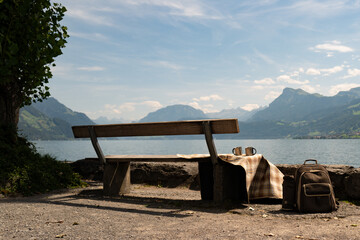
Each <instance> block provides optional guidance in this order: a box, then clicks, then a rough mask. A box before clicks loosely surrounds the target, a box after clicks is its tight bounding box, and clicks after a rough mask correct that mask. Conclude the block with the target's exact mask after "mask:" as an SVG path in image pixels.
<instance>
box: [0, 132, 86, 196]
mask: <svg viewBox="0 0 360 240" xmlns="http://www.w3.org/2000/svg"><path fill="white" fill-rule="evenodd" d="M14 131H15V130H14V129H10V128H2V129H1V134H0V166H1V168H0V190H1V192H3V193H4V194H12V193H21V194H23V195H25V196H26V195H31V194H34V193H44V192H47V191H51V190H54V189H60V188H69V187H78V186H82V185H84V183H83V182H82V181H81V179H80V176H79V175H78V174H77V173H74V172H73V171H72V169H71V166H70V165H69V164H67V163H64V162H60V161H57V160H55V159H54V158H53V157H51V156H49V155H44V156H42V155H40V154H39V153H37V151H36V149H35V147H34V146H33V145H32V144H31V143H29V142H28V141H27V140H26V139H24V138H21V137H18V141H17V143H16V144H14V143H13V142H12V141H11V140H9V138H8V136H11V135H12V134H14V133H13V132H14Z"/></svg>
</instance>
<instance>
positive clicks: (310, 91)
mask: <svg viewBox="0 0 360 240" xmlns="http://www.w3.org/2000/svg"><path fill="white" fill-rule="evenodd" d="M301 89H302V90H304V91H306V92H308V93H315V92H316V89H315V88H314V87H312V86H310V85H304V86H301Z"/></svg>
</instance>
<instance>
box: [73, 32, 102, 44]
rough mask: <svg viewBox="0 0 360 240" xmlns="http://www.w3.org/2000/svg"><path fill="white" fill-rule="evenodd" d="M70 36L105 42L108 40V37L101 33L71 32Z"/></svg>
mask: <svg viewBox="0 0 360 240" xmlns="http://www.w3.org/2000/svg"><path fill="white" fill-rule="evenodd" d="M69 35H70V37H77V38H82V39H86V40H89V41H98V42H104V41H108V40H109V39H108V37H106V36H105V35H103V34H101V33H81V32H69Z"/></svg>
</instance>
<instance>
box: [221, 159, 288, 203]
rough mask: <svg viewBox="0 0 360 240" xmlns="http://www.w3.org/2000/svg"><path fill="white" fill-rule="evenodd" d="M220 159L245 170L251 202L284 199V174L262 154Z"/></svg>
mask: <svg viewBox="0 0 360 240" xmlns="http://www.w3.org/2000/svg"><path fill="white" fill-rule="evenodd" d="M219 158H220V159H221V160H222V161H224V162H227V163H230V164H233V165H237V166H241V167H243V168H244V170H245V172H246V190H247V193H248V198H249V200H253V199H260V198H276V199H282V197H283V195H282V193H283V190H282V183H283V177H284V174H282V172H281V171H280V170H279V169H278V168H277V167H276V166H275V165H274V164H272V163H270V162H269V161H268V160H266V159H265V158H264V157H263V156H262V155H261V154H256V155H254V156H244V155H242V156H236V155H233V154H220V155H219Z"/></svg>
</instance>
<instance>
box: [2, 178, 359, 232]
mask: <svg viewBox="0 0 360 240" xmlns="http://www.w3.org/2000/svg"><path fill="white" fill-rule="evenodd" d="M280 209H281V205H280V204H246V205H240V204H239V205H237V206H225V207H224V206H222V207H219V206H214V205H213V204H212V203H210V202H203V201H200V193H199V192H198V191H192V190H188V189H186V188H173V189H169V188H157V187H150V186H144V185H133V191H132V193H131V194H129V195H126V196H124V197H119V198H104V197H102V196H101V186H100V185H99V184H95V185H94V186H92V187H88V188H85V189H74V190H66V191H59V192H54V193H51V194H45V195H38V196H33V197H26V198H23V197H19V198H2V199H0V212H1V214H0V239H56V238H63V239H359V236H360V207H359V206H355V205H352V204H348V203H344V202H341V203H340V208H339V210H338V211H336V212H333V213H327V214H297V213H288V212H283V211H281V210H280Z"/></svg>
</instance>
